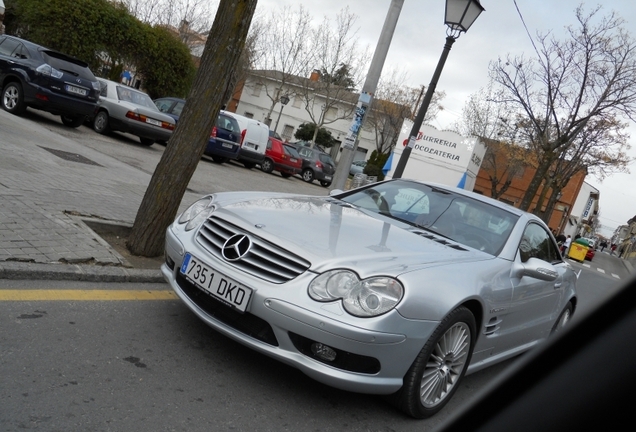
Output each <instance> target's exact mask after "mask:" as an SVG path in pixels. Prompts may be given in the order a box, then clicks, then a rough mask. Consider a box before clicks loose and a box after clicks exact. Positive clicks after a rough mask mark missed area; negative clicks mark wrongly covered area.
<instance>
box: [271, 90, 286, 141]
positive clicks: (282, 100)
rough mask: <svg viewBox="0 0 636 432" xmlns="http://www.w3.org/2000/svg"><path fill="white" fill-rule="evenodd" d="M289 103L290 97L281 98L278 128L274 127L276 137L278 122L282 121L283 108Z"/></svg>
mask: <svg viewBox="0 0 636 432" xmlns="http://www.w3.org/2000/svg"><path fill="white" fill-rule="evenodd" d="M288 103H289V96H287V95H286V94H285V95H282V96H281V97H280V111H279V112H278V118H277V119H276V126H275V127H274V135H276V130H277V129H278V122H279V121H280V116H281V115H282V114H283V108H285V105H287V104H288Z"/></svg>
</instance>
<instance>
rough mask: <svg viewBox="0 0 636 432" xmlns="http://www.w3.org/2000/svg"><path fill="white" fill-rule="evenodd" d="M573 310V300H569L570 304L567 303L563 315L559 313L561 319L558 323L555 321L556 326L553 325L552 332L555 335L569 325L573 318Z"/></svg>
mask: <svg viewBox="0 0 636 432" xmlns="http://www.w3.org/2000/svg"><path fill="white" fill-rule="evenodd" d="M573 312H574V306H572V302H568V304H566V305H565V308H564V309H563V312H561V315H559V319H558V320H557V322H556V323H554V327H552V332H551V333H550V334H551V335H555V334H557V333H559V332H561V331H562V330H563V328H564V327H565V326H567V325H568V323H569V322H570V319H572V313H573Z"/></svg>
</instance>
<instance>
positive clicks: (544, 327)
mask: <svg viewBox="0 0 636 432" xmlns="http://www.w3.org/2000/svg"><path fill="white" fill-rule="evenodd" d="M162 271H163V274H164V276H165V278H166V279H167V280H168V282H169V283H170V284H171V286H172V288H173V289H174V290H175V292H176V293H177V294H178V295H179V297H180V298H181V299H182V300H183V301H184V302H185V304H186V305H187V306H188V307H189V308H190V309H192V311H194V313H195V314H197V315H198V316H199V317H200V318H201V319H202V320H203V321H205V322H206V323H207V324H208V325H210V326H211V327H213V328H215V329H216V330H218V331H219V332H221V333H223V334H225V335H227V336H229V337H231V338H233V339H235V340H237V341H239V342H241V343H243V344H245V345H247V346H249V347H251V348H253V349H255V350H257V351H259V352H262V353H264V354H267V355H269V356H272V357H274V358H277V359H279V360H281V361H283V362H285V363H287V364H290V365H292V366H294V367H296V368H298V369H300V370H301V371H303V372H304V373H305V374H307V375H309V376H310V377H312V378H314V379H316V380H318V381H320V382H323V383H326V384H328V385H331V386H334V387H338V388H341V389H345V390H350V391H356V392H363V393H376V394H391V395H392V396H391V400H392V401H393V402H394V403H395V404H396V405H397V406H398V407H399V408H400V409H402V410H403V411H404V412H406V413H407V414H409V415H411V416H413V417H417V418H422V417H428V416H430V415H432V414H434V413H436V412H437V411H439V410H440V409H441V408H442V407H443V406H444V405H445V404H446V403H447V402H448V400H449V399H450V397H451V396H452V394H453V393H454V392H455V390H456V389H457V387H458V383H459V382H460V380H461V379H462V377H463V376H464V374H465V373H471V372H474V371H477V370H479V369H482V368H484V367H487V366H489V365H491V364H494V363H496V362H499V361H502V360H505V359H508V358H510V357H513V356H515V355H518V354H519V353H521V352H523V351H525V350H527V349H529V348H530V347H532V346H534V345H536V344H537V343H539V342H540V341H542V340H544V339H546V338H547V337H548V336H549V335H550V334H551V333H554V332H556V331H558V330H559V329H560V328H561V327H562V326H563V325H564V324H566V323H567V321H568V320H569V319H570V317H571V315H572V313H573V312H574V309H575V307H576V301H577V300H576V288H575V284H576V275H575V273H574V272H573V270H572V268H571V267H570V265H569V264H568V263H566V262H565V261H564V260H563V259H562V257H561V254H560V253H559V249H558V248H557V244H556V241H555V239H554V238H553V237H552V235H551V234H550V231H549V229H548V228H547V227H546V225H545V224H544V223H543V222H542V221H541V220H539V219H538V218H537V217H535V216H533V215H531V214H528V213H525V212H522V211H520V210H518V209H516V208H514V207H511V206H508V205H506V204H503V203H500V202H498V201H494V200H492V199H489V198H485V197H483V196H481V195H477V194H474V193H472V192H467V191H464V190H460V189H455V188H450V187H446V186H441V185H434V184H425V183H420V182H416V181H410V180H390V181H385V182H381V183H374V184H370V185H367V186H365V187H362V188H359V189H355V190H352V191H347V192H340V191H338V192H335V193H332V194H331V196H327V197H314V196H304V195H303V196H301V195H288V194H272V193H261V192H228V193H219V194H214V195H209V196H206V197H204V198H202V199H201V200H199V201H197V202H196V203H194V204H193V205H192V206H191V207H190V208H188V209H187V210H186V211H185V212H184V213H183V214H181V215H180V216H179V217H178V218H177V220H176V221H175V222H174V223H173V224H172V225H171V226H170V227H169V228H168V230H167V239H166V262H165V264H164V265H163V266H162Z"/></svg>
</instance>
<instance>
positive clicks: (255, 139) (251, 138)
mask: <svg viewBox="0 0 636 432" xmlns="http://www.w3.org/2000/svg"><path fill="white" fill-rule="evenodd" d="M221 112H222V113H224V114H227V115H229V116H230V117H233V118H235V119H236V121H237V122H238V124H239V126H240V128H241V137H242V138H241V149H240V150H239V156H238V160H239V161H241V162H242V163H243V165H245V168H254V167H255V166H256V165H260V164H261V163H262V162H263V160H264V159H265V149H266V148H267V141H268V140H269V127H267V125H266V124H265V123H261V122H259V121H258V120H254V119H251V118H248V117H245V116H242V115H239V114H236V113H233V112H229V111H221Z"/></svg>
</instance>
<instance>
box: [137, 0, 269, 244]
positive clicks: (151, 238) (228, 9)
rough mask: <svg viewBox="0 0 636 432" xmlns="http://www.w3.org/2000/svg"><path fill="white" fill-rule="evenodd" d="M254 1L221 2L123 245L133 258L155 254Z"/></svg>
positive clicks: (199, 147)
mask: <svg viewBox="0 0 636 432" xmlns="http://www.w3.org/2000/svg"><path fill="white" fill-rule="evenodd" d="M256 3H257V0H222V1H221V3H220V5H219V9H218V11H217V14H216V18H215V20H214V25H213V26H212V29H211V31H210V37H209V38H208V40H207V43H206V45H205V50H204V51H203V57H202V58H201V65H200V66H199V70H198V72H197V75H196V78H195V80H194V84H193V86H192V90H191V91H190V96H189V97H188V99H187V101H186V104H185V107H184V108H183V113H182V114H181V118H180V120H179V123H178V124H177V127H176V129H175V131H174V133H173V135H172V137H171V138H170V140H169V141H168V145H167V146H166V150H165V152H164V153H163V156H162V157H161V160H160V161H159V164H158V165H157V168H156V169H155V172H154V174H153V175H152V178H151V180H150V184H149V185H148V189H147V190H146V194H145V195H144V198H143V200H142V202H141V205H140V207H139V211H138V212H137V217H136V218H135V223H134V225H133V228H132V231H131V234H130V237H129V239H128V243H127V246H128V248H129V249H130V251H131V252H132V253H133V254H135V255H142V256H157V255H161V253H162V252H163V248H164V243H165V232H166V229H167V228H168V226H169V225H170V223H171V222H172V221H173V220H174V218H175V216H176V214H177V211H178V209H179V204H180V203H181V200H182V198H183V194H184V193H185V191H186V187H187V185H188V183H189V182H190V179H191V178H192V175H193V174H194V171H195V170H196V167H197V164H198V163H199V160H200V159H201V156H202V155H203V151H204V150H205V146H206V144H207V141H208V138H209V135H210V130H211V129H212V127H213V126H214V124H215V122H216V118H217V116H218V112H219V110H220V108H221V104H222V103H223V95H224V94H225V92H226V90H227V88H228V84H229V81H230V77H231V75H232V71H233V70H234V69H235V68H236V65H237V63H238V60H239V57H240V55H241V52H242V51H243V47H244V46H245V40H246V38H247V33H248V30H249V27H250V23H251V20H252V16H253V15H254V9H255V8H256Z"/></svg>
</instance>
